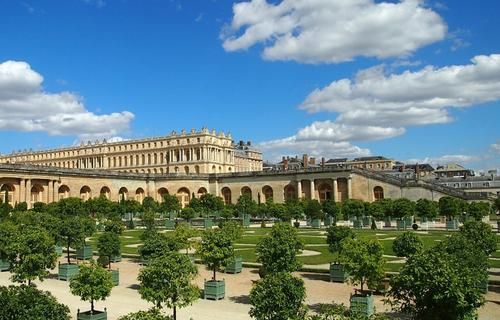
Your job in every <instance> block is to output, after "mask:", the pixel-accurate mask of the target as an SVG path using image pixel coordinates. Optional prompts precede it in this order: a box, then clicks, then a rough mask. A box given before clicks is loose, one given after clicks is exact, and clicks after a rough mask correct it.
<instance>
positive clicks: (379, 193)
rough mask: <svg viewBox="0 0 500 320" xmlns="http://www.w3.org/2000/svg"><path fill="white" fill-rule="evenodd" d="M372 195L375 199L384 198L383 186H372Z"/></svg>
mask: <svg viewBox="0 0 500 320" xmlns="http://www.w3.org/2000/svg"><path fill="white" fill-rule="evenodd" d="M373 197H374V198H375V201H376V200H381V199H384V188H382V187H381V186H376V187H375V188H373Z"/></svg>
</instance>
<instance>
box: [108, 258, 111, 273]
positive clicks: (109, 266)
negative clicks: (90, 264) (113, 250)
mask: <svg viewBox="0 0 500 320" xmlns="http://www.w3.org/2000/svg"><path fill="white" fill-rule="evenodd" d="M108 259H109V260H108V269H109V270H111V256H109V257H108Z"/></svg>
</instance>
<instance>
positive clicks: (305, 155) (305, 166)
mask: <svg viewBox="0 0 500 320" xmlns="http://www.w3.org/2000/svg"><path fill="white" fill-rule="evenodd" d="M302 162H303V163H304V169H307V168H308V167H309V157H308V156H307V154H305V153H304V154H303V155H302Z"/></svg>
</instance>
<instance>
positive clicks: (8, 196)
mask: <svg viewBox="0 0 500 320" xmlns="http://www.w3.org/2000/svg"><path fill="white" fill-rule="evenodd" d="M15 190H16V189H15V188H14V186H13V185H11V184H7V183H6V184H4V185H3V186H2V188H1V189H0V199H1V200H2V202H3V203H10V204H13V203H14V191H15Z"/></svg>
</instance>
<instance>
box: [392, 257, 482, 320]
mask: <svg viewBox="0 0 500 320" xmlns="http://www.w3.org/2000/svg"><path fill="white" fill-rule="evenodd" d="M470 271H471V270H470V269H469V268H467V267H465V268H464V264H463V263H461V262H460V261H459V259H456V258H454V257H453V255H451V254H449V253H446V252H443V251H442V250H434V249H431V250H426V251H421V252H418V253H416V254H414V255H413V256H411V257H410V258H409V259H408V261H407V263H406V264H405V266H404V267H403V268H402V269H401V271H400V273H399V274H398V275H395V276H394V277H393V278H392V281H391V289H390V291H389V293H388V295H389V297H390V298H392V304H393V307H394V308H395V309H396V310H399V311H401V312H404V313H406V314H409V315H410V316H412V318H414V319H431V320H452V319H463V320H465V319H476V318H477V316H476V309H477V308H479V307H480V306H481V305H482V304H483V303H484V299H483V297H482V295H481V293H480V292H479V289H478V288H477V284H478V279H477V278H476V277H475V276H474V272H470Z"/></svg>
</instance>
